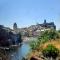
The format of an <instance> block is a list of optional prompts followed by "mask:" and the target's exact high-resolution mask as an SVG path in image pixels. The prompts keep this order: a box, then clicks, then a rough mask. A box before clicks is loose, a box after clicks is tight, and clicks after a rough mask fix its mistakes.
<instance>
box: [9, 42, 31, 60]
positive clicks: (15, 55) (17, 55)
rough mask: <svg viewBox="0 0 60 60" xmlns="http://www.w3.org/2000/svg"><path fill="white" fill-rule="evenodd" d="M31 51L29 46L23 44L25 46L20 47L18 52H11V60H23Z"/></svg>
mask: <svg viewBox="0 0 60 60" xmlns="http://www.w3.org/2000/svg"><path fill="white" fill-rule="evenodd" d="M29 51H30V47H29V45H28V44H26V43H23V45H22V46H21V47H19V48H18V49H17V50H16V51H11V52H10V55H9V60H22V58H23V57H25V56H26V55H27V53H28V52H29Z"/></svg>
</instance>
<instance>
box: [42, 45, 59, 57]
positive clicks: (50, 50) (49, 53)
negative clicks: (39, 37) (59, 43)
mask: <svg viewBox="0 0 60 60" xmlns="http://www.w3.org/2000/svg"><path fill="white" fill-rule="evenodd" d="M42 53H43V55H44V56H45V57H52V58H56V57H57V56H58V55H59V50H58V49H57V48H56V47H55V46H53V45H51V44H49V45H48V46H47V47H46V48H45V49H43V50H42Z"/></svg>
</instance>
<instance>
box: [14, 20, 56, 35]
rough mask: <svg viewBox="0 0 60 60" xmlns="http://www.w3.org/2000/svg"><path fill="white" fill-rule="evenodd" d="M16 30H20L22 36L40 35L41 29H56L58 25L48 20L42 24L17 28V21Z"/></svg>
mask: <svg viewBox="0 0 60 60" xmlns="http://www.w3.org/2000/svg"><path fill="white" fill-rule="evenodd" d="M13 29H14V31H17V32H20V33H21V34H22V36H38V35H39V34H40V32H41V31H45V30H50V29H55V30H56V25H55V24H54V22H50V23H47V22H46V20H44V22H43V23H42V24H36V25H31V26H29V27H28V28H17V24H16V23H15V24H14V26H13Z"/></svg>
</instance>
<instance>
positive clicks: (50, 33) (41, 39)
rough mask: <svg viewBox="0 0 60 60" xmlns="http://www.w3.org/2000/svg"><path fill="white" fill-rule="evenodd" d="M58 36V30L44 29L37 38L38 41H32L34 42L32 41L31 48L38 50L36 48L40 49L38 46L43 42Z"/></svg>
mask: <svg viewBox="0 0 60 60" xmlns="http://www.w3.org/2000/svg"><path fill="white" fill-rule="evenodd" d="M58 38H60V36H59V34H58V32H57V31H55V30H50V31H44V32H43V33H42V34H41V35H40V36H39V37H38V39H37V40H36V41H32V42H31V44H30V46H31V49H32V50H36V49H38V47H39V46H40V45H41V44H43V43H45V42H47V41H49V40H52V39H53V40H55V39H58Z"/></svg>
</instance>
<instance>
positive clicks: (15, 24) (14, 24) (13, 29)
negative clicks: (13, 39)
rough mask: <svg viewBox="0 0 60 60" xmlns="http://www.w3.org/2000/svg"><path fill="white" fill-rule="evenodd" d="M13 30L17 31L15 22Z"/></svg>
mask: <svg viewBox="0 0 60 60" xmlns="http://www.w3.org/2000/svg"><path fill="white" fill-rule="evenodd" d="M13 30H15V31H17V24H16V23H14V24H13Z"/></svg>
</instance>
